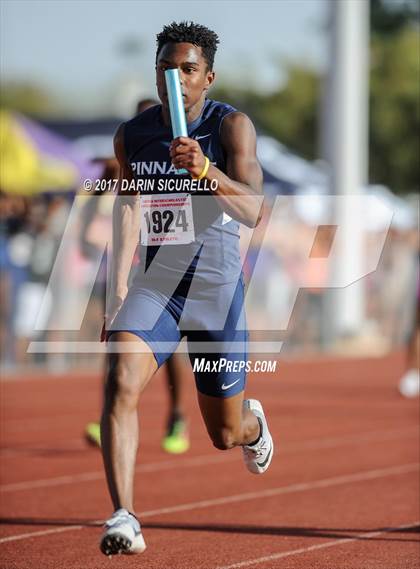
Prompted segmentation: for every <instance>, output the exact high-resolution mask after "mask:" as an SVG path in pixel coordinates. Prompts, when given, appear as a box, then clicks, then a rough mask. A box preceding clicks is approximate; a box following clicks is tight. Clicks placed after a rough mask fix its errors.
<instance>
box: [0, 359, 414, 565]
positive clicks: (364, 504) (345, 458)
mask: <svg viewBox="0 0 420 569" xmlns="http://www.w3.org/2000/svg"><path fill="white" fill-rule="evenodd" d="M402 365H403V359H402V357H401V355H393V356H389V357H387V358H384V359H372V360H317V361H307V362H300V363H297V362H286V363H284V362H283V363H281V364H280V366H279V368H278V370H277V372H276V373H275V374H267V375H254V376H252V377H250V379H249V385H248V392H247V393H248V396H252V397H257V398H259V399H261V400H262V402H263V403H264V407H265V410H266V413H267V416H268V418H269V421H270V426H271V430H272V434H273V437H274V440H275V444H276V453H275V457H274V459H273V462H272V466H271V467H270V470H269V471H268V472H267V473H266V474H265V475H263V476H260V477H257V476H253V475H251V474H249V473H248V472H247V471H246V470H245V468H244V466H243V464H242V458H241V452H240V450H239V449H234V450H232V451H229V452H221V451H217V450H215V449H214V448H213V447H212V445H211V444H210V442H209V441H208V439H207V435H206V433H205V431H204V428H203V425H202V421H201V418H200V416H199V412H198V409H197V405H196V402H195V390H194V387H193V382H192V378H191V377H188V379H187V378H186V384H187V385H186V387H187V391H188V394H186V395H187V397H186V406H187V410H188V415H189V417H190V421H191V431H192V448H191V451H190V452H188V453H187V454H185V455H183V456H177V457H176V456H175V457H172V456H169V455H166V454H164V453H163V451H161V450H160V438H161V435H162V430H163V425H164V421H165V412H166V394H165V388H164V381H163V378H162V377H156V378H155V379H154V381H153V382H152V383H151V385H150V386H149V387H148V388H147V390H146V392H145V394H144V396H143V402H142V405H141V430H142V435H143V436H142V442H141V452H140V455H139V462H138V467H137V474H136V507H137V512H138V513H139V517H140V520H141V522H142V526H143V529H144V535H145V539H146V541H147V544H148V549H147V551H146V552H145V553H144V554H142V555H141V556H133V557H131V556H123V557H117V558H115V557H114V558H112V559H111V560H110V559H107V558H105V557H104V556H103V555H102V554H101V553H100V552H99V550H98V540H99V536H100V534H101V529H100V527H99V526H100V522H101V520H103V519H105V518H106V517H107V516H108V515H109V514H110V511H111V507H110V501H109V498H108V495H107V491H106V487H105V481H104V477H103V474H102V464H101V458H100V453H99V452H98V451H97V450H96V449H93V448H90V447H88V446H87V445H86V444H85V443H84V441H83V439H82V436H81V433H82V431H83V428H84V425H85V423H86V422H87V421H90V420H92V419H94V418H95V417H96V416H97V413H98V407H99V403H100V393H101V387H100V378H99V377H92V376H87V375H86V376H83V375H74V376H73V377H72V376H66V377H56V378H51V377H50V378H49V377H38V378H36V377H28V378H25V377H20V378H13V379H10V380H6V381H3V382H2V383H1V384H0V388H1V396H2V397H1V402H2V403H1V455H0V456H1V483H0V498H1V502H0V504H1V522H2V523H1V526H0V528H1V537H0V567H1V568H2V569H12V568H13V569H27V568H30V569H61V568H65V569H102V568H107V569H112V568H113V567H118V568H119V567H123V568H127V569H130V568H134V567H136V568H140V567H141V568H142V569H236V568H238V569H239V568H242V567H244V568H247V567H250V568H251V569H252V568H254V567H255V568H256V569H277V568H282V569H292V568H293V569H378V568H383V569H411V568H413V569H414V568H416V569H417V568H418V567H419V565H420V522H419V520H420V512H419V462H420V461H419V405H418V401H407V400H403V399H402V398H401V397H399V395H398V393H397V391H396V383H397V378H398V375H399V374H400V373H401V371H402ZM187 375H188V374H187Z"/></svg>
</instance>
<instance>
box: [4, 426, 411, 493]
mask: <svg viewBox="0 0 420 569" xmlns="http://www.w3.org/2000/svg"><path fill="white" fill-rule="evenodd" d="M418 433H419V429H418V427H410V428H406V429H398V430H394V431H389V432H386V431H374V432H371V433H366V434H364V435H356V436H354V435H350V436H349V435H347V436H346V435H343V437H335V438H326V439H313V440H309V441H303V442H301V443H292V444H290V445H287V444H286V445H284V446H283V448H282V450H281V453H282V454H286V453H288V454H289V453H294V452H300V451H301V450H319V449H323V448H335V447H341V446H346V445H352V444H354V443H356V444H367V443H370V442H372V441H374V442H382V441H383V442H385V441H390V440H396V439H399V438H407V437H416V436H417V435H418ZM236 460H238V457H237V454H236V453H230V454H228V455H227V454H208V455H200V456H197V457H195V458H184V459H180V460H176V461H175V460H165V461H159V462H154V463H150V464H141V465H139V466H137V467H136V472H159V471H163V470H171V469H172V468H174V469H175V468H191V467H195V466H205V465H207V464H218V463H223V462H230V461H232V462H233V461H236ZM102 479H104V472H103V470H98V471H94V472H84V473H80V474H69V475H64V476H57V477H54V478H43V479H39V480H28V481H23V482H14V483H11V484H3V485H0V492H17V491H21V490H30V489H35V488H49V487H53V486H61V485H65V484H75V483H78V482H92V481H94V480H102Z"/></svg>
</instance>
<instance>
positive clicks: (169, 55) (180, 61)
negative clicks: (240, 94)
mask: <svg viewBox="0 0 420 569" xmlns="http://www.w3.org/2000/svg"><path fill="white" fill-rule="evenodd" d="M173 68H178V69H179V77H180V80H181V89H182V94H183V98H184V106H185V110H186V111H189V110H190V109H191V108H192V107H194V105H196V104H197V103H198V102H199V101H200V100H202V99H204V97H205V93H206V91H207V90H208V88H209V87H210V85H211V84H212V83H213V80H214V72H213V71H209V70H208V67H207V61H206V60H205V59H204V57H203V54H202V51H201V47H197V46H196V45H194V44H192V43H167V44H165V45H164V46H163V48H162V49H161V50H160V53H159V56H158V59H157V62H156V85H157V90H158V95H159V99H160V100H161V101H162V105H163V106H165V107H167V106H168V95H167V92H166V83H165V70H166V69H173Z"/></svg>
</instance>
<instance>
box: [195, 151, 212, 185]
mask: <svg viewBox="0 0 420 569" xmlns="http://www.w3.org/2000/svg"><path fill="white" fill-rule="evenodd" d="M204 159H205V162H204V168H203V169H202V171H201V174H200V175H199V176H197V177H196V178H194V180H202V179H203V178H204V177H205V176H206V175H207V172H208V171H209V168H210V160H209V159H208V158H207V156H204Z"/></svg>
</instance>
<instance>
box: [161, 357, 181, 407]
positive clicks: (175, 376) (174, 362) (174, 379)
mask: <svg viewBox="0 0 420 569" xmlns="http://www.w3.org/2000/svg"><path fill="white" fill-rule="evenodd" d="M166 367H167V371H168V375H167V381H168V392H169V403H170V407H169V415H170V416H173V415H177V416H182V415H183V411H182V400H181V390H182V379H181V377H182V374H183V373H185V363H184V361H183V358H182V356H180V355H179V354H177V353H175V354H173V355H172V356H171V357H170V358H168V360H167V361H166Z"/></svg>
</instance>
